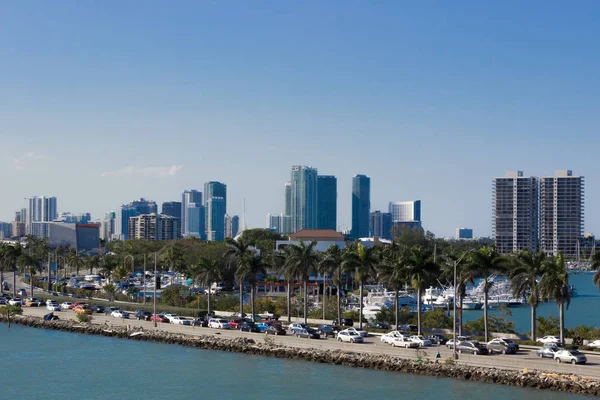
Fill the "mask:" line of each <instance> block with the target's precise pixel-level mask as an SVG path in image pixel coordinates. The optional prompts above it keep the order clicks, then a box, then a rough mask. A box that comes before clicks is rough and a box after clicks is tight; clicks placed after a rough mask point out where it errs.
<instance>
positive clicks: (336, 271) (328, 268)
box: [319, 244, 344, 321]
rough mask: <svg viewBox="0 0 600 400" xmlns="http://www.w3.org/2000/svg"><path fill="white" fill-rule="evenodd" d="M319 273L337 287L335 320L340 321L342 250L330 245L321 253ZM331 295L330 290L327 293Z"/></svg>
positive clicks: (342, 274)
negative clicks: (328, 278) (328, 277)
mask: <svg viewBox="0 0 600 400" xmlns="http://www.w3.org/2000/svg"><path fill="white" fill-rule="evenodd" d="M319 273H321V274H322V275H323V277H324V278H327V275H329V276H330V277H331V280H332V282H333V284H334V285H336V286H337V307H336V310H337V320H338V321H340V320H341V318H342V301H341V299H342V297H341V293H340V291H341V288H342V277H343V276H344V271H343V269H342V250H340V248H339V246H338V245H337V244H332V245H331V246H329V247H328V248H327V250H325V251H324V252H323V254H322V255H321V259H320V260H319ZM325 280H326V279H324V281H325ZM329 293H330V294H331V290H330V292H329ZM323 310H325V284H323ZM323 319H325V311H323Z"/></svg>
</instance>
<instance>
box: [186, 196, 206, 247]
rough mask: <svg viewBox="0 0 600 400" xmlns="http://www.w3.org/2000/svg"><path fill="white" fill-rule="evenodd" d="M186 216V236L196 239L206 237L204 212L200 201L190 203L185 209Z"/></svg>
mask: <svg viewBox="0 0 600 400" xmlns="http://www.w3.org/2000/svg"><path fill="white" fill-rule="evenodd" d="M185 213H186V215H187V217H186V224H187V227H186V232H187V233H186V236H185V237H195V238H198V239H206V213H205V212H204V206H203V205H202V204H200V203H190V204H188V208H187V209H186V211H185Z"/></svg>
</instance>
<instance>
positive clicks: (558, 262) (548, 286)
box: [539, 254, 571, 344]
mask: <svg viewBox="0 0 600 400" xmlns="http://www.w3.org/2000/svg"><path fill="white" fill-rule="evenodd" d="M539 285H540V287H539V289H540V295H541V297H542V298H543V299H548V300H549V299H553V300H554V301H556V304H557V305H558V318H559V323H560V326H559V329H560V341H561V343H563V344H564V343H565V305H566V306H567V310H568V309H569V305H570V304H571V292H570V287H569V272H568V271H567V267H566V266H565V259H564V257H563V255H562V254H559V255H558V256H557V257H554V258H553V259H551V260H549V261H548V262H547V263H546V264H545V265H544V268H543V271H542V277H541V278H540V282H539Z"/></svg>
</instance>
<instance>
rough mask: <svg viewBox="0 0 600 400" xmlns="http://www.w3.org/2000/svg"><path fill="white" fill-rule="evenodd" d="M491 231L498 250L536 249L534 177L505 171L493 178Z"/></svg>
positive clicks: (536, 196) (503, 252)
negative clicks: (498, 176)
mask: <svg viewBox="0 0 600 400" xmlns="http://www.w3.org/2000/svg"><path fill="white" fill-rule="evenodd" d="M493 207H494V212H493V232H494V237H495V242H496V249H497V250H498V251H499V252H500V253H501V254H508V253H514V252H518V251H521V250H526V249H527V250H529V251H531V252H537V251H538V249H539V241H538V238H539V224H538V216H539V211H538V210H539V190H538V178H536V177H525V176H523V172H522V171H508V172H506V176H504V177H501V178H496V179H494V190H493Z"/></svg>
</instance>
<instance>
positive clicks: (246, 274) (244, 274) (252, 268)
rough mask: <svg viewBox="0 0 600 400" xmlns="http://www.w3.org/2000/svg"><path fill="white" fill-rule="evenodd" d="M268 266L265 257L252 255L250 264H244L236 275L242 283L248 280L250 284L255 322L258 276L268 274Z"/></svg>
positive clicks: (251, 304)
mask: <svg viewBox="0 0 600 400" xmlns="http://www.w3.org/2000/svg"><path fill="white" fill-rule="evenodd" d="M267 267H268V265H267V264H266V263H265V262H264V260H263V257H262V256H260V255H258V254H254V255H252V256H251V257H250V258H249V260H248V262H245V263H242V264H241V265H240V267H239V268H238V270H237V271H236V275H238V276H239V278H238V279H239V280H240V281H242V282H243V281H244V280H247V281H248V283H249V284H250V306H251V310H252V321H254V316H255V315H256V308H255V304H254V298H255V296H256V283H257V282H258V276H259V275H261V274H263V275H264V274H266V273H267Z"/></svg>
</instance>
